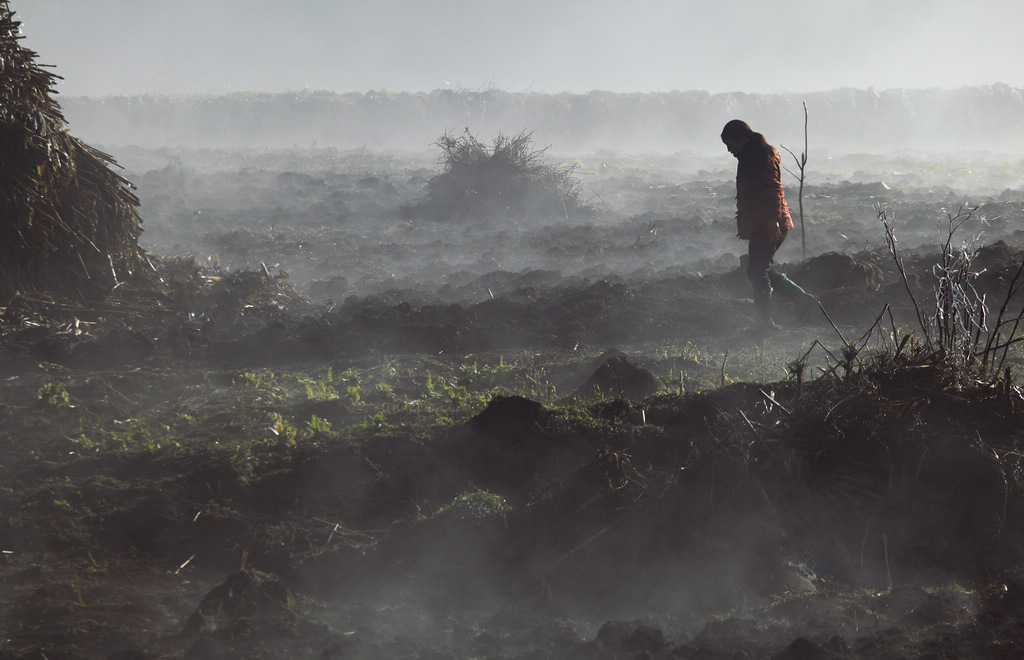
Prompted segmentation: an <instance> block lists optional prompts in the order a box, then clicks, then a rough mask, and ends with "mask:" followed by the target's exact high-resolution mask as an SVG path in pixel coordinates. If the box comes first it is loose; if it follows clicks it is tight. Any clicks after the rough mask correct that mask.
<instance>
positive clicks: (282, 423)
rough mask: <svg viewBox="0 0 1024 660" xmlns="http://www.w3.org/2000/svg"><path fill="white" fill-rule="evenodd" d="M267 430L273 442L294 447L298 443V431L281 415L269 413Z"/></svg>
mask: <svg viewBox="0 0 1024 660" xmlns="http://www.w3.org/2000/svg"><path fill="white" fill-rule="evenodd" d="M311 421H312V420H311ZM267 430H268V431H270V433H271V434H273V438H272V440H273V441H274V442H280V443H283V444H286V445H294V444H295V443H296V442H297V441H298V437H299V431H298V429H296V428H295V427H294V426H293V425H292V424H291V423H289V422H288V420H286V419H285V418H284V417H282V416H281V413H276V412H274V413H270V426H268V427H267Z"/></svg>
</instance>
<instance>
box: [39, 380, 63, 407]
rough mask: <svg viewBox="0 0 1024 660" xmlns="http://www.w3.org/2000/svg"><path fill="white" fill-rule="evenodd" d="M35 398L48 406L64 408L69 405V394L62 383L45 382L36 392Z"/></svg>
mask: <svg viewBox="0 0 1024 660" xmlns="http://www.w3.org/2000/svg"><path fill="white" fill-rule="evenodd" d="M36 398H37V399H38V400H39V402H40V403H41V404H42V405H44V406H47V407H50V408H66V407H69V406H70V405H71V396H70V395H69V394H68V390H67V388H66V387H65V386H64V383H46V384H45V385H43V386H42V387H40V388H39V390H38V391H37V392H36Z"/></svg>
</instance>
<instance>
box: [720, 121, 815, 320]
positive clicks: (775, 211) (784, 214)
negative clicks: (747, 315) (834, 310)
mask: <svg viewBox="0 0 1024 660" xmlns="http://www.w3.org/2000/svg"><path fill="white" fill-rule="evenodd" d="M722 142H724V143H725V146H726V148H727V149H728V150H729V153H731V154H732V155H733V156H735V157H736V160H737V161H739V162H738V164H737V166H736V230H737V234H738V235H739V237H740V238H741V239H743V240H746V241H749V246H748V252H747V277H748V278H750V281H751V283H752V284H753V286H754V325H753V327H752V329H754V330H772V329H776V328H778V326H777V325H775V319H774V305H773V303H774V300H773V293H778V294H779V295H781V296H782V297H783V298H785V299H787V300H790V301H792V302H793V303H794V304H795V305H796V308H797V312H798V314H799V315H800V316H803V315H805V314H806V313H807V311H809V310H810V309H811V308H812V306H814V305H816V304H817V300H816V299H815V298H814V296H812V295H810V294H809V293H807V292H806V291H804V290H803V289H802V288H800V287H799V286H798V285H797V284H796V283H795V282H793V280H791V279H789V278H788V277H786V275H785V274H784V273H780V272H779V271H778V270H776V269H775V268H773V267H772V263H773V261H774V259H775V252H776V251H777V250H778V249H779V247H780V246H781V245H782V242H783V241H785V240H786V234H787V233H789V230H790V229H792V228H793V219H792V218H791V217H790V215H789V206H788V205H787V204H786V195H785V193H784V192H783V190H782V174H781V167H780V158H779V152H778V150H777V149H776V148H775V147H773V146H772V145H770V144H768V142H767V141H765V139H764V136H763V135H761V134H760V133H755V132H754V130H753V129H752V128H750V126H748V125H747V123H746V122H744V121H741V120H739V119H733V120H732V121H730V122H729V123H727V124H726V125H725V128H723V129H722Z"/></svg>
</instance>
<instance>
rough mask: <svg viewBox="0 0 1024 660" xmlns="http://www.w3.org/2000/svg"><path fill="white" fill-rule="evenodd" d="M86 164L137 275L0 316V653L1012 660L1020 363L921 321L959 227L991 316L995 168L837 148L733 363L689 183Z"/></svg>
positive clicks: (998, 233) (607, 174)
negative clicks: (492, 198)
mask: <svg viewBox="0 0 1024 660" xmlns="http://www.w3.org/2000/svg"><path fill="white" fill-rule="evenodd" d="M116 153H117V158H118V161H119V162H120V163H121V164H122V165H124V166H125V168H126V173H125V176H126V177H127V178H128V179H129V180H130V181H133V182H134V183H135V184H136V185H137V186H138V194H139V198H140V200H141V208H140V211H141V214H142V217H143V219H144V234H143V237H142V243H143V245H144V247H145V248H146V249H147V250H148V251H149V253H150V254H149V261H150V265H151V268H150V269H148V270H146V271H145V272H140V273H135V274H133V276H132V278H131V279H130V280H129V281H126V282H124V283H122V284H121V285H119V286H117V287H116V288H115V289H114V290H113V291H112V292H110V294H109V295H107V296H106V297H105V298H104V299H103V300H100V301H97V302H94V303H82V302H76V301H70V300H61V299H54V298H48V297H45V296H41V295H28V294H26V295H21V296H18V297H16V298H15V299H14V300H12V301H11V302H10V304H8V305H7V306H6V307H5V308H4V309H3V310H2V314H0V333H2V344H0V424H2V431H0V475H2V479H0V550H2V554H0V625H2V628H0V658H2V659H4V660H15V659H17V660H23V659H29V658H31V659H34V660H41V659H43V658H46V659H49V660H58V659H62V660H77V659H81V658H109V659H112V660H113V659H117V660H129V659H134V660H138V659H156V658H189V659H199V658H422V659H426V658H432V659H459V660H461V659H468V658H521V659H525V658H531V659H533V658H598V659H601V658H609V659H610V658H787V659H793V660H795V659H798V658H799V659H806V658H895V657H915V658H918V657H919V658H925V657H927V658H1002V657H1006V658H1010V657H1019V654H1020V649H1021V648H1022V647H1024V497H1022V495H1024V490H1022V487H1024V462H1022V461H1024V454H1022V453H1021V447H1020V441H1021V438H1022V436H1021V433H1022V431H1021V429H1024V399H1022V396H1021V390H1020V389H1019V387H1018V386H1017V385H1016V380H1015V379H1016V377H1017V374H1018V373H1019V371H1020V353H1019V350H1018V349H1017V347H1016V345H1014V346H1011V347H1009V350H1007V351H1002V350H1000V351H993V352H992V353H991V355H996V357H997V358H999V359H1000V362H999V365H998V368H997V369H993V368H992V366H991V365H989V372H988V374H989V377H986V378H981V377H978V375H977V374H976V373H973V372H971V371H969V370H967V369H964V368H963V367H962V365H957V364H956V361H955V359H953V358H951V357H950V356H948V355H938V354H936V353H935V352H934V351H931V350H929V349H928V347H927V345H926V342H925V341H924V340H925V338H924V336H923V330H922V328H921V327H920V324H919V323H918V320H917V319H918V314H919V313H920V314H922V315H923V316H930V315H934V313H935V309H936V294H935V290H936V286H937V279H936V276H935V273H936V270H935V265H936V263H938V261H939V260H940V259H941V250H940V246H941V244H942V243H943V242H944V241H945V240H946V239H947V238H948V237H949V228H950V223H951V222H954V219H956V218H966V215H965V214H966V213H968V212H969V211H965V209H974V210H973V213H972V214H971V217H970V219H969V220H968V221H967V222H966V223H965V224H964V225H963V226H962V227H960V228H959V229H958V230H957V233H956V234H955V237H954V239H953V243H954V244H956V245H958V246H959V245H960V244H961V243H962V242H964V241H966V242H967V243H971V242H972V241H977V243H978V244H979V245H981V247H980V248H979V249H978V250H977V253H976V255H975V256H974V259H973V262H972V264H971V266H972V272H974V273H977V275H976V276H975V277H972V278H971V279H970V282H971V284H972V286H973V288H974V290H975V291H977V292H978V294H979V295H984V296H985V301H986V305H987V307H988V309H989V318H990V320H991V322H992V323H994V322H995V320H996V318H997V316H998V315H999V314H1000V310H1001V308H1002V307H1003V306H1004V302H1006V305H1005V306H1006V310H1005V311H1004V312H1003V318H1009V319H1012V318H1016V317H1017V316H1018V315H1019V314H1020V310H1021V299H1020V296H1019V295H1013V296H1008V292H1010V291H1015V289H1014V287H1015V286H1016V283H1017V280H1016V279H1015V278H1016V276H1017V275H1018V273H1019V271H1020V268H1021V264H1022V263H1024V262H1022V260H1024V245H1022V236H1024V234H1022V231H1021V229H1020V228H1021V227H1022V226H1024V225H1022V223H1021V220H1022V216H1024V185H1022V174H1024V170H1022V169H1021V167H1020V166H1019V164H1018V165H1017V166H1012V165H1010V166H1006V165H1001V164H995V165H991V166H990V165H988V164H987V163H986V162H975V163H965V162H962V161H959V162H957V161H948V162H947V161H943V162H941V163H938V162H937V161H934V160H933V161H929V160H926V159H924V158H923V157H922V158H921V159H919V160H914V159H912V158H905V159H892V158H883V157H869V156H863V155H862V156H850V157H845V158H843V157H836V158H834V159H833V160H832V161H830V163H829V169H827V170H822V171H821V172H818V173H815V174H814V176H812V177H811V178H810V179H809V182H808V186H807V187H806V189H805V193H804V196H805V197H804V211H805V215H806V222H805V229H806V254H804V252H803V250H802V249H801V239H802V236H801V230H800V226H799V219H798V218H797V222H798V226H797V228H796V229H795V230H794V231H793V232H792V233H791V235H790V236H789V238H788V239H787V243H786V245H785V246H784V248H783V250H782V251H781V252H780V254H779V255H778V260H779V261H780V262H781V266H782V269H783V270H785V271H786V272H787V273H788V274H789V275H790V276H791V277H792V278H793V279H794V280H796V281H797V282H798V283H800V284H801V285H803V286H804V287H805V288H806V289H807V290H808V291H809V292H811V293H812V294H814V295H815V296H816V297H817V298H818V300H819V301H820V309H812V310H810V311H809V312H808V311H807V310H796V309H793V308H791V307H788V306H787V305H786V304H785V303H780V304H779V306H778V313H777V320H778V322H779V323H780V325H781V326H782V329H781V330H779V331H778V332H775V333H772V334H770V335H763V334H760V335H759V334H755V333H752V332H750V331H747V330H745V328H746V327H747V326H748V325H749V323H750V319H751V314H752V303H751V301H750V299H749V295H750V293H749V292H750V285H749V282H748V281H747V280H746V276H745V273H744V271H743V269H742V268H741V266H740V255H741V253H742V252H743V251H744V248H745V245H744V244H743V243H742V242H740V241H738V240H737V239H735V238H734V235H735V228H734V221H733V209H734V194H735V192H734V185H733V181H732V180H733V170H732V169H730V167H726V165H730V163H728V162H725V163H723V161H722V159H718V160H711V159H707V162H704V161H702V160H701V159H699V158H696V157H692V158H691V157H685V156H679V157H672V158H670V157H653V156H652V157H644V158H641V157H626V156H619V155H615V154H610V153H603V154H597V155H591V156H586V157H580V158H579V159H577V160H576V161H575V162H576V168H577V169H576V171H575V174H576V176H578V177H579V179H580V181H581V183H582V186H581V195H582V198H583V199H584V200H585V201H586V202H587V204H589V205H590V206H591V207H593V208H592V209H591V210H590V211H589V212H587V213H583V214H580V215H571V214H570V213H569V212H568V210H566V211H565V212H564V213H561V214H559V213H554V214H547V215H543V214H538V215H529V216H516V215H510V214H506V213H500V212H499V213H496V214H495V213H493V209H490V211H492V212H490V213H488V214H487V215H480V216H474V215H473V214H469V215H468V216H462V217H458V218H456V217H436V216H435V217H425V216H424V215H423V214H421V213H418V212H417V208H418V207H417V205H418V204H419V203H420V202H421V200H422V199H423V195H424V182H425V180H426V179H427V178H428V177H430V176H431V174H432V173H434V172H435V171H436V169H437V164H436V162H434V161H433V160H432V157H431V156H430V155H420V156H416V155H401V156H394V155H387V154H373V153H366V152H354V153H342V152H337V151H333V150H319V151H318V150H314V149H304V150H291V151H273V152H258V153H249V152H240V151H238V152H219V151H187V150H179V151H170V150H146V149H141V148H125V149H122V150H118V151H117V152H116ZM567 162H569V161H568V159H567ZM937 163H938V164H937ZM1015 168H1016V169H1015ZM936 175H938V176H936ZM787 185H788V183H787ZM787 195H788V198H789V201H790V205H791V208H792V210H793V212H794V215H797V193H796V190H795V188H793V189H789V188H787ZM879 214H883V217H886V218H889V219H890V222H891V223H892V225H893V226H894V227H895V233H896V236H897V238H898V246H899V254H900V256H901V257H902V269H903V273H905V275H906V277H904V276H903V274H901V272H900V268H899V267H897V262H896V260H895V259H894V258H893V256H892V255H891V254H890V252H889V251H888V249H887V248H886V243H885V231H884V226H883V223H882V222H881V221H880V220H879ZM885 214H888V215H885ZM570 216H571V217H570ZM893 218H894V219H893ZM972 249H973V248H972Z"/></svg>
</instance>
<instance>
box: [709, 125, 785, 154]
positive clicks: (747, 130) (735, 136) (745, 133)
mask: <svg viewBox="0 0 1024 660" xmlns="http://www.w3.org/2000/svg"><path fill="white" fill-rule="evenodd" d="M742 138H747V139H749V140H753V142H754V144H756V145H757V146H758V147H759V148H760V149H761V150H764V151H769V152H770V151H773V150H774V149H775V148H774V147H773V146H772V145H770V144H768V141H767V140H765V139H764V136H763V135H761V134H760V133H757V132H755V131H754V129H752V128H751V127H750V125H749V124H747V122H745V121H743V120H742V119H733V120H732V121H730V122H729V123H727V124H726V125H725V128H723V129H722V139H723V140H739V139H742Z"/></svg>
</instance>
